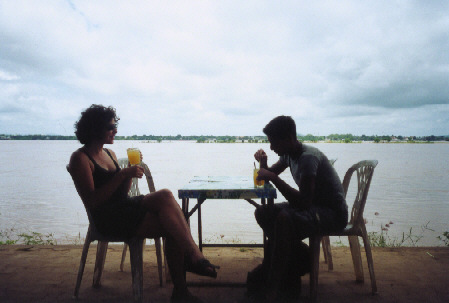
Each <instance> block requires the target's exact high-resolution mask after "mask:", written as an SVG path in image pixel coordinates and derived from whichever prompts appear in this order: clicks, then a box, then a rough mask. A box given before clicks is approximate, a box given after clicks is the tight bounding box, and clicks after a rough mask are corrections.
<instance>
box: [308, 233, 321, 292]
mask: <svg viewBox="0 0 449 303" xmlns="http://www.w3.org/2000/svg"><path fill="white" fill-rule="evenodd" d="M309 241H310V243H309V244H310V248H311V250H310V258H311V260H310V263H311V268H310V298H311V299H312V300H313V301H315V300H316V297H317V289H318V273H319V269H320V242H321V237H320V236H318V235H317V236H312V237H310V238H309Z"/></svg>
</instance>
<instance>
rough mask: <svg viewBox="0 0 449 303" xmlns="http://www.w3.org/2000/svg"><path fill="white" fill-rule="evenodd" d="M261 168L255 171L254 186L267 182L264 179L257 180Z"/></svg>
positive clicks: (260, 185)
mask: <svg viewBox="0 0 449 303" xmlns="http://www.w3.org/2000/svg"><path fill="white" fill-rule="evenodd" d="M259 170H260V168H255V169H254V173H253V178H254V187H262V186H264V184H265V181H264V180H257V176H258V175H259Z"/></svg>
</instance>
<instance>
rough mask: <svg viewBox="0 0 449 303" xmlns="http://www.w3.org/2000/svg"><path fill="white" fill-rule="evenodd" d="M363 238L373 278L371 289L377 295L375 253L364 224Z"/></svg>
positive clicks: (371, 277)
mask: <svg viewBox="0 0 449 303" xmlns="http://www.w3.org/2000/svg"><path fill="white" fill-rule="evenodd" d="M362 238H363V245H364V246H365V253H366V261H367V262H368V270H369V276H370V279H371V289H372V293H373V295H375V294H377V285H376V277H375V275H374V262H373V254H372V252H371V244H370V241H369V238H368V233H367V232H366V228H365V226H362Z"/></svg>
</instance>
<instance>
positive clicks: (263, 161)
mask: <svg viewBox="0 0 449 303" xmlns="http://www.w3.org/2000/svg"><path fill="white" fill-rule="evenodd" d="M254 159H256V160H257V162H260V167H261V168H267V159H268V157H267V154H266V153H265V151H264V150H263V149H259V150H258V151H256V153H255V154H254Z"/></svg>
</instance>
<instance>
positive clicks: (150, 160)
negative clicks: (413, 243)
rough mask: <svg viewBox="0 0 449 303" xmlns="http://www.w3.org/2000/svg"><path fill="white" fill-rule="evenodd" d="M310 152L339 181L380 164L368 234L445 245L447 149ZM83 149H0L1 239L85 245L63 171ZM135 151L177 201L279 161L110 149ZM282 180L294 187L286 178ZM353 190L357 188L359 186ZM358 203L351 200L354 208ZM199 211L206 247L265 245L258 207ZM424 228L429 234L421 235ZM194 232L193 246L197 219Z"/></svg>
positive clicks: (189, 150)
mask: <svg viewBox="0 0 449 303" xmlns="http://www.w3.org/2000/svg"><path fill="white" fill-rule="evenodd" d="M311 145H314V146H316V147H318V148H319V149H321V150H322V151H323V152H324V153H325V154H326V155H327V156H328V158H330V159H331V158H337V161H336V162H335V168H336V170H337V172H338V174H339V176H340V178H341V179H343V176H344V174H345V172H346V170H347V169H348V168H349V167H350V166H351V165H352V164H354V163H356V162H358V161H360V160H367V159H376V160H378V161H379V164H378V166H377V168H376V170H375V172H374V177H373V181H372V184H371V188H370V193H369V196H368V202H367V205H366V208H365V217H366V219H367V221H368V223H367V228H368V231H374V232H380V230H381V225H385V224H387V223H390V222H393V224H390V228H389V231H388V236H390V237H398V238H400V237H402V233H403V232H404V233H406V234H407V233H409V231H410V228H412V234H414V235H416V236H420V235H423V236H424V237H423V238H422V239H421V240H420V241H419V242H418V245H420V246H427V245H441V244H442V243H441V242H440V241H439V240H438V239H437V238H436V237H437V236H439V235H441V234H442V233H443V232H444V231H449V223H448V222H449V221H448V218H449V179H448V172H449V161H448V155H449V144H445V143H436V144H374V143H360V144H337V143H317V144H311ZM80 146H81V145H80V144H79V143H78V142H77V141H0V153H1V155H2V156H1V157H0V193H1V194H0V231H7V230H10V229H11V228H13V229H14V230H15V231H19V232H22V231H23V232H32V231H33V232H39V233H42V234H48V233H52V234H53V235H54V238H55V239H56V240H57V241H58V243H73V242H74V239H76V238H77V237H78V236H79V235H81V238H84V237H85V233H86V231H87V225H88V220H87V216H86V213H85V210H84V207H83V205H82V202H81V200H80V198H79V196H78V194H77V192H76V190H75V188H74V185H73V182H72V179H71V177H70V175H69V174H68V173H67V171H66V168H65V166H66V164H67V163H68V162H69V158H70V155H71V153H72V152H73V151H74V150H75V149H77V148H79V147H80ZM131 146H134V147H138V148H140V149H141V151H142V153H143V155H144V161H145V162H146V163H147V164H148V166H149V167H150V169H151V171H152V174H153V178H154V180H155V186H156V189H162V188H168V189H170V190H171V191H173V193H174V195H175V197H177V196H178V189H179V188H181V187H183V185H185V184H187V183H188V182H189V180H190V179H191V178H192V177H194V176H204V175H231V176H241V175H250V176H251V175H252V168H253V161H254V160H253V154H254V152H255V151H256V150H257V149H259V148H263V149H265V151H266V152H267V154H268V163H269V164H272V163H273V162H274V161H277V156H276V155H275V154H274V153H273V152H271V150H270V148H269V145H268V144H260V143H245V144H241V143H240V144H239V143H235V144H218V143H215V144H213V143H210V144H197V143H195V142H191V141H184V142H179V141H176V142H162V143H144V142H140V141H116V142H115V143H114V145H112V146H107V147H110V148H112V149H113V150H114V151H115V153H116V154H117V156H118V157H119V158H121V157H126V148H127V147H131ZM281 177H282V178H284V179H285V180H287V182H288V183H289V184H291V185H294V182H293V180H292V178H291V177H290V175H289V171H288V170H286V171H285V172H284V173H283V174H282V175H281ZM351 183H352V184H353V185H354V184H355V183H356V182H355V179H353V180H352V181H351ZM140 188H141V192H142V193H147V192H148V187H147V186H146V184H145V182H141V183H140ZM350 193H351V191H350ZM353 199H354V198H353V196H351V195H350V194H349V196H348V205H349V207H352V202H353ZM281 201H284V198H283V197H282V196H281V195H280V194H279V192H278V198H277V199H276V202H281ZM178 202H179V203H180V200H179V199H178ZM191 204H192V203H191ZM202 211H203V216H202V217H203V239H205V241H213V242H217V241H218V242H219V243H220V242H239V241H241V242H254V243H260V242H261V240H262V233H261V231H260V229H259V227H258V225H257V224H256V223H255V220H254V215H253V212H254V207H253V206H251V205H249V204H248V203H247V202H245V201H243V200H241V201H240V200H208V201H206V202H205V204H204V206H203V208H202ZM428 222H429V223H428ZM426 224H428V225H427V227H428V228H427V229H424V231H423V230H422V226H424V225H426ZM191 226H192V232H193V234H194V237H195V239H196V238H197V235H196V230H197V225H196V215H194V216H193V217H192V220H191ZM429 228H430V229H433V230H434V231H430V230H429ZM221 236H223V237H221ZM0 240H2V239H0ZM332 240H333V241H338V240H339V239H338V238H336V237H333V238H332Z"/></svg>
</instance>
